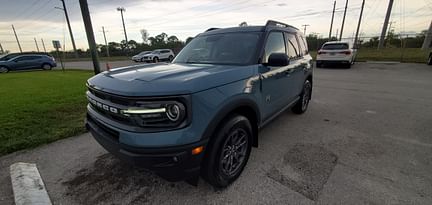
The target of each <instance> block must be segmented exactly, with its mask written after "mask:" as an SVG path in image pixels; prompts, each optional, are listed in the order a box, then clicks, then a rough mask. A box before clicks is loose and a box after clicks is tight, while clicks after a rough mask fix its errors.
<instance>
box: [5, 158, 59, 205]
mask: <svg viewBox="0 0 432 205" xmlns="http://www.w3.org/2000/svg"><path fill="white" fill-rule="evenodd" d="M10 176H11V180H12V189H13V193H14V197H15V204H16V205H30V204H32V205H33V204H36V205H42V204H44V205H51V204H52V203H51V200H50V198H49V196H48V193H47V191H46V189H45V185H44V183H43V181H42V178H41V176H40V174H39V171H38V169H37V167H36V164H31V163H23V162H18V163H15V164H12V165H11V166H10Z"/></svg>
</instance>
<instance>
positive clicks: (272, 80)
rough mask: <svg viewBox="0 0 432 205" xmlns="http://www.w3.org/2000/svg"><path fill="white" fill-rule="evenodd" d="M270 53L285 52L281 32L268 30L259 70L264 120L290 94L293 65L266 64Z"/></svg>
mask: <svg viewBox="0 0 432 205" xmlns="http://www.w3.org/2000/svg"><path fill="white" fill-rule="evenodd" d="M272 53H286V47H285V39H284V35H283V33H282V32H270V33H269V35H268V37H267V41H266V44H265V47H264V56H263V63H264V65H261V68H260V70H261V71H262V72H261V77H262V81H261V82H262V105H263V108H264V110H263V113H262V114H263V117H264V120H266V119H268V118H270V117H271V116H273V115H274V114H276V113H277V112H278V111H280V110H281V109H282V108H283V107H285V106H286V105H287V104H288V103H289V100H290V96H291V95H292V93H291V89H290V88H289V87H287V84H288V82H291V81H292V80H291V78H292V77H291V72H292V71H294V70H293V66H291V65H288V66H281V67H270V66H266V65H265V63H266V62H268V58H269V56H270V55H271V54H272Z"/></svg>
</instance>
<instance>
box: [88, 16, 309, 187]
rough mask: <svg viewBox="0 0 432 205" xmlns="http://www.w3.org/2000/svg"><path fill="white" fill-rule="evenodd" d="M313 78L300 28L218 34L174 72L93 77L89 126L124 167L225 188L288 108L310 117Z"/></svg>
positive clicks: (190, 47)
mask: <svg viewBox="0 0 432 205" xmlns="http://www.w3.org/2000/svg"><path fill="white" fill-rule="evenodd" d="M312 74H313V64H312V57H311V56H310V55H309V53H308V50H307V44H306V41H305V37H304V35H303V34H302V33H301V32H300V31H299V30H298V29H297V28H295V27H293V26H290V25H287V24H284V23H280V22H275V21H268V22H267V24H266V25H265V26H246V27H234V28H225V29H212V30H208V31H207V32H204V33H202V34H199V35H198V36H197V37H195V38H194V39H193V40H192V41H191V42H190V43H188V44H187V45H186V46H185V47H184V48H183V49H182V51H181V52H180V53H179V54H178V56H177V57H176V58H175V59H174V61H173V62H172V63H171V64H169V63H156V64H144V65H138V66H132V67H124V68H119V69H115V70H112V71H107V72H103V73H100V74H98V75H96V76H94V77H92V78H90V79H89V80H88V81H87V86H88V91H87V99H88V101H89V104H88V106H87V122H86V127H87V129H89V130H90V132H91V133H92V135H93V136H94V138H95V139H96V140H97V141H98V142H99V143H100V144H101V145H102V146H103V147H104V148H105V149H107V150H108V151H109V152H111V153H112V154H114V155H116V156H117V157H118V158H120V159H121V160H124V161H127V162H130V163H132V164H134V165H136V166H142V167H145V168H148V169H151V170H153V171H155V172H156V173H158V174H159V175H160V176H162V177H164V178H166V179H168V180H171V181H176V180H187V181H188V182H189V183H192V184H196V183H197V181H198V179H199V174H201V175H202V176H203V177H204V179H206V180H207V181H208V182H209V183H210V184H212V185H213V186H215V187H226V186H228V185H229V184H231V183H232V182H233V181H234V180H236V179H237V178H238V177H239V176H240V174H241V173H242V171H243V168H244V167H245V166H246V163H247V161H248V159H249V155H250V152H251V149H252V146H254V147H257V146H258V141H259V139H258V131H259V129H260V128H262V127H263V126H264V125H266V124H267V123H269V122H271V121H272V119H274V118H275V117H276V116H277V115H279V114H281V113H283V111H285V110H286V109H291V110H292V111H293V112H294V113H296V114H302V113H304V112H306V110H307V108H308V105H309V101H310V99H311V93H312ZM287 126H289V124H287ZM293 129H295V128H293Z"/></svg>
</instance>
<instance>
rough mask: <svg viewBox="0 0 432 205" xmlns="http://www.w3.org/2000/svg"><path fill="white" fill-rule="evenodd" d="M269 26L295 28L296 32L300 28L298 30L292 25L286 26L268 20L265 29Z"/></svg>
mask: <svg viewBox="0 0 432 205" xmlns="http://www.w3.org/2000/svg"><path fill="white" fill-rule="evenodd" d="M268 26H277V27H285V28H293V29H295V30H298V28H296V27H294V26H291V25H288V24H285V23H282V22H279V21H274V20H268V21H267V23H266V25H265V27H268Z"/></svg>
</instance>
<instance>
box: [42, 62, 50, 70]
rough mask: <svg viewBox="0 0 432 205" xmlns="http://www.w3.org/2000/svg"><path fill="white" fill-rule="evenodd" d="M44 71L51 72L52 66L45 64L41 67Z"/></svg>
mask: <svg viewBox="0 0 432 205" xmlns="http://www.w3.org/2000/svg"><path fill="white" fill-rule="evenodd" d="M41 68H42V69H44V70H51V69H52V65H50V64H48V63H44V64H42V66H41Z"/></svg>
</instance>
